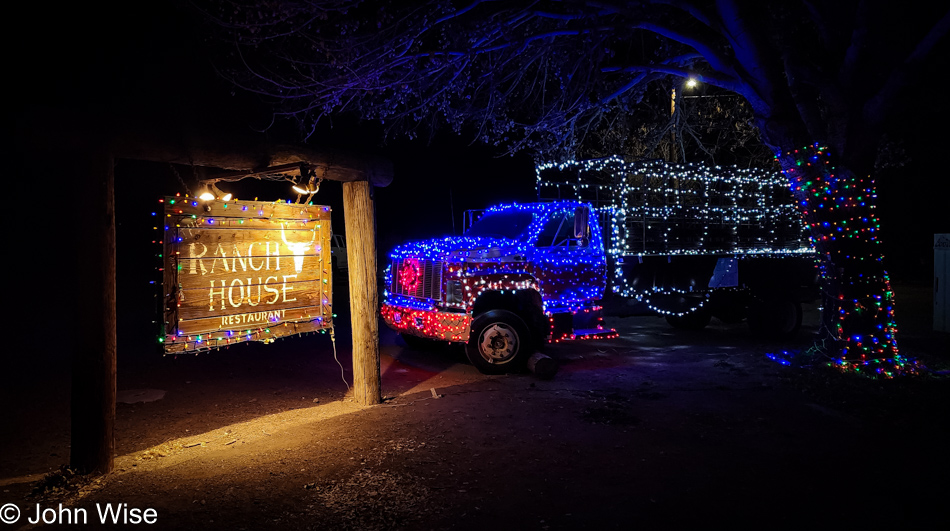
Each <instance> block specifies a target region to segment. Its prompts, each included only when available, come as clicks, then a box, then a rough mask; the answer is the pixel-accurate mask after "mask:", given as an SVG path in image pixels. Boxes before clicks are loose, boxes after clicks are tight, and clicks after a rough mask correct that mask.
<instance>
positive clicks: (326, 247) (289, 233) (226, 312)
mask: <svg viewBox="0 0 950 531" xmlns="http://www.w3.org/2000/svg"><path fill="white" fill-rule="evenodd" d="M164 204H165V208H164V218H163V219H164V240H163V251H164V252H163V263H164V274H163V279H162V289H163V295H164V299H163V300H164V328H163V336H162V337H161V338H160V339H159V340H160V342H161V343H162V344H163V345H164V352H165V354H185V353H191V352H199V351H202V350H208V349H215V348H221V347H226V346H229V345H233V344H236V343H241V342H244V341H263V342H266V343H269V342H272V341H273V340H274V339H276V338H279V337H286V336H292V335H297V334H304V333H308V332H318V331H321V330H326V329H330V328H332V327H333V311H332V308H333V304H332V303H333V296H332V285H333V282H332V279H331V274H332V267H331V257H330V237H331V227H330V207H328V206H322V205H301V204H291V203H283V202H263V201H218V200H214V201H201V200H199V199H196V198H191V197H166V198H165V199H164Z"/></svg>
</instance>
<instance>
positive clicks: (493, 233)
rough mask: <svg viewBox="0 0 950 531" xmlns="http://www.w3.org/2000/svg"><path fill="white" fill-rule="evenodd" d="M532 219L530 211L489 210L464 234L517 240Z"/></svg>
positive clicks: (532, 215)
mask: <svg viewBox="0 0 950 531" xmlns="http://www.w3.org/2000/svg"><path fill="white" fill-rule="evenodd" d="M532 221H534V214H532V213H531V212H524V211H517V212H491V213H489V214H486V215H484V216H482V218H481V219H479V220H478V221H476V222H475V223H474V224H473V225H472V227H471V228H470V229H468V231H467V232H466V233H465V235H466V236H484V237H487V238H508V239H509V240H518V239H521V236H522V233H523V232H524V230H525V229H527V228H528V225H531V222H532Z"/></svg>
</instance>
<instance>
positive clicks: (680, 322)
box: [666, 308, 712, 330]
mask: <svg viewBox="0 0 950 531" xmlns="http://www.w3.org/2000/svg"><path fill="white" fill-rule="evenodd" d="M710 319H712V314H711V313H709V310H707V309H705V308H700V309H698V310H696V311H694V312H690V313H688V314H686V315H667V316H666V322H667V323H670V326H672V327H673V328H678V329H680V330H702V329H703V328H706V325H708V324H709V320H710Z"/></svg>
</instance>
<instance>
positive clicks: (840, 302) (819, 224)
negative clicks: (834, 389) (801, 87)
mask: <svg viewBox="0 0 950 531" xmlns="http://www.w3.org/2000/svg"><path fill="white" fill-rule="evenodd" d="M778 159H779V162H780V163H781V165H782V170H783V173H785V175H786V177H788V179H789V183H790V185H791V189H792V192H793V193H794V195H795V198H796V200H797V201H798V206H799V209H800V210H801V212H802V215H803V217H804V219H805V222H806V224H807V225H808V227H809V230H810V232H811V238H812V240H813V241H814V243H815V248H816V249H817V251H818V253H819V256H820V264H819V266H820V270H821V276H822V291H823V296H822V298H823V301H822V302H823V310H822V329H821V332H820V335H821V337H820V338H819V341H820V342H821V343H822V344H823V347H824V350H825V351H826V352H827V353H829V354H831V355H832V356H834V361H833V363H834V364H835V365H836V366H837V367H839V368H841V369H843V370H853V371H857V372H871V373H878V374H881V375H884V376H891V375H893V374H895V373H898V372H907V371H911V372H912V371H913V370H914V367H913V366H912V365H911V364H908V363H907V360H905V359H903V358H901V356H900V355H899V351H898V348H897V325H896V323H895V320H894V292H893V290H892V289H891V285H890V280H889V278H888V275H887V271H886V270H885V269H884V264H883V258H882V256H881V248H880V243H881V242H880V239H879V238H878V236H879V231H880V223H879V221H878V219H877V217H876V215H875V203H876V201H877V194H876V192H875V190H874V183H873V181H872V180H871V178H870V177H860V176H857V175H854V173H852V172H851V170H849V169H848V168H845V167H841V166H839V167H835V163H834V160H833V157H832V154H831V153H829V152H828V150H827V148H824V147H820V146H819V145H818V144H815V145H813V146H809V147H806V148H802V149H797V150H792V151H788V152H786V153H785V154H784V155H780V156H779V157H778Z"/></svg>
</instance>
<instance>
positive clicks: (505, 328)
mask: <svg viewBox="0 0 950 531" xmlns="http://www.w3.org/2000/svg"><path fill="white" fill-rule="evenodd" d="M532 344H533V343H532V340H531V333H530V332H529V331H528V326H527V325H526V324H525V322H524V321H523V320H522V319H521V318H520V317H518V316H517V315H515V314H514V313H511V312H509V311H506V310H492V311H489V312H485V313H483V314H481V315H479V316H478V317H476V318H475V320H474V321H473V322H472V334H471V335H470V336H469V339H468V344H467V345H466V346H465V355H466V356H468V360H469V361H470V362H472V365H474V366H475V368H476V369H478V370H479V371H480V372H481V373H482V374H503V373H506V372H514V371H518V370H521V369H522V368H523V367H524V365H525V363H526V362H527V359H528V357H529V356H530V355H531V345H532Z"/></svg>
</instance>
